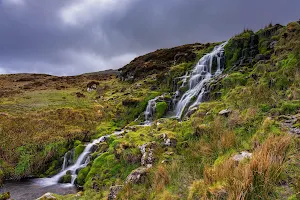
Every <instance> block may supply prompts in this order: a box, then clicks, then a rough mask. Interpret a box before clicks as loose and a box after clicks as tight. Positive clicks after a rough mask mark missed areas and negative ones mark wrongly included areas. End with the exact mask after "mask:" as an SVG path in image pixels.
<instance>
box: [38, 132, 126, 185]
mask: <svg viewBox="0 0 300 200" xmlns="http://www.w3.org/2000/svg"><path fill="white" fill-rule="evenodd" d="M123 132H124V131H123V130H122V131H115V132H114V133H113V134H111V135H106V136H102V137H100V138H98V139H96V140H94V141H93V142H91V143H89V144H87V145H86V147H85V149H84V151H83V152H82V153H81V154H80V155H79V157H78V159H77V160H76V162H75V164H73V165H71V166H68V167H66V164H63V169H62V171H61V172H59V173H58V174H56V175H55V176H53V177H52V178H42V179H37V180H36V182H38V183H39V184H40V185H43V186H50V185H55V184H58V182H59V180H60V179H61V178H62V177H63V176H64V175H66V173H67V172H68V171H70V172H71V175H72V180H71V185H74V182H75V180H76V178H77V174H76V171H77V170H78V169H81V168H84V167H86V166H87V164H88V163H89V161H90V158H89V155H90V154H91V153H93V152H92V148H93V146H94V145H96V144H99V143H101V142H104V141H105V140H106V139H107V138H109V137H111V136H112V135H120V134H122V133H123ZM65 157H66V156H65ZM65 157H64V163H65V162H67V161H66V158H65ZM68 185H70V184H66V186H68Z"/></svg>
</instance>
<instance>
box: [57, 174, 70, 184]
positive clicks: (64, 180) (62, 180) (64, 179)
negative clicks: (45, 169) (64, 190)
mask: <svg viewBox="0 0 300 200" xmlns="http://www.w3.org/2000/svg"><path fill="white" fill-rule="evenodd" d="M58 182H59V183H71V182H72V175H71V171H67V173H66V175H64V176H63V177H61V178H60V179H59V181H58Z"/></svg>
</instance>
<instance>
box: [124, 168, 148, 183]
mask: <svg viewBox="0 0 300 200" xmlns="http://www.w3.org/2000/svg"><path fill="white" fill-rule="evenodd" d="M148 170H149V168H147V167H139V168H137V169H135V170H133V171H132V172H131V173H130V174H129V175H128V176H127V178H126V181H125V183H127V184H128V183H133V184H139V183H144V182H145V181H146V179H147V175H148Z"/></svg>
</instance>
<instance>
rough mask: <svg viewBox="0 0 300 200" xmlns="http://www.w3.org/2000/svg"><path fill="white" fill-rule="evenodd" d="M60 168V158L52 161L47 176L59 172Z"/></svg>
mask: <svg viewBox="0 0 300 200" xmlns="http://www.w3.org/2000/svg"><path fill="white" fill-rule="evenodd" d="M59 168H60V162H59V161H58V160H54V161H53V162H51V164H50V167H49V168H48V170H47V171H46V172H45V175H46V176H53V175H55V174H57V173H58V172H59V170H60V169H59Z"/></svg>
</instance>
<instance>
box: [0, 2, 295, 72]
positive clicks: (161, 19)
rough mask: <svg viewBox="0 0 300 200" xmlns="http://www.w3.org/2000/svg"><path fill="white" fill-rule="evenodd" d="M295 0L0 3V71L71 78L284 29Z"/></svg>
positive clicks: (292, 14) (293, 13) (293, 8)
mask: <svg viewBox="0 0 300 200" xmlns="http://www.w3.org/2000/svg"><path fill="white" fill-rule="evenodd" d="M299 7H300V1H299V0H286V1H282V0H264V1H261V0H252V1H247V0H228V1H224V0H210V1H207V0H206V1H205V0H164V1H162V0H151V1H148V0H122V1H120V0H63V1H62V0H51V1H49V0H0V73H16V72H36V73H51V74H57V75H73V74H80V73H84V72H90V71H99V70H105V69H109V68H120V67H122V66H123V65H124V64H126V63H127V62H129V61H130V60H131V59H133V58H134V57H135V56H137V55H141V54H143V53H146V52H149V51H153V50H155V49H158V48H163V47H171V46H176V45H180V44H185V43H193V42H209V41H222V40H227V39H229V38H230V37H231V36H232V35H234V34H236V33H239V32H240V31H242V29H243V28H252V29H254V30H257V29H259V28H262V27H264V26H265V25H266V24H268V23H269V22H272V23H282V24H286V23H288V22H289V21H295V20H297V19H298V18H300V16H299V9H298V8H299Z"/></svg>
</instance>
